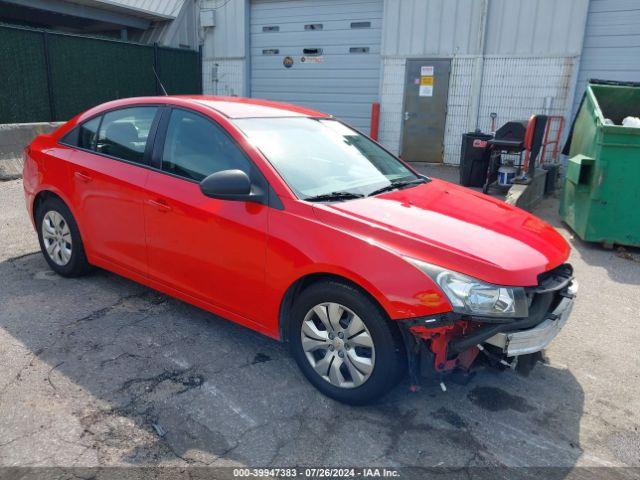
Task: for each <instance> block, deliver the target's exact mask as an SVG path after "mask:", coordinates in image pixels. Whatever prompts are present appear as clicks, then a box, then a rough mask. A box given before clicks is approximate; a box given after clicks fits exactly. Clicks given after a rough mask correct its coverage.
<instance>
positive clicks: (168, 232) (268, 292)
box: [24, 96, 569, 338]
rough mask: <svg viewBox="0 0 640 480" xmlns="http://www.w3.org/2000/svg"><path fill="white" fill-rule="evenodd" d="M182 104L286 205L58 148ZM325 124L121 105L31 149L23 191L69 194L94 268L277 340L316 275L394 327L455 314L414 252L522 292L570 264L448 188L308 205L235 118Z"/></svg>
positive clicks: (543, 234)
mask: <svg viewBox="0 0 640 480" xmlns="http://www.w3.org/2000/svg"><path fill="white" fill-rule="evenodd" d="M144 104H150V105H162V104H170V105H176V106H180V107H182V108H186V109H190V110H193V111H196V112H199V113H201V114H203V115H205V116H207V117H209V118H210V119H212V120H213V121H215V122H217V123H218V124H219V125H220V126H221V127H222V128H223V129H225V130H226V131H227V132H228V133H229V134H230V135H231V136H232V137H233V138H234V139H235V140H236V141H237V142H238V144H239V145H240V146H241V148H242V149H244V151H245V152H246V154H247V156H248V157H249V158H250V159H251V160H252V161H253V162H254V163H255V165H256V166H257V168H258V169H259V170H260V171H261V172H262V174H263V175H264V177H265V178H266V180H267V181H268V182H269V184H270V185H271V187H272V189H273V190H274V191H275V193H276V194H277V196H278V197H279V199H280V201H281V203H282V205H283V207H284V208H283V209H275V208H271V207H269V206H266V205H261V204H256V203H247V202H238V201H228V200H218V199H213V198H209V197H206V196H204V195H203V194H202V193H201V191H200V189H199V186H198V184H197V183H193V182H188V181H185V180H182V179H180V178H177V177H175V176H171V175H167V174H165V173H163V172H161V171H159V170H155V169H153V168H150V167H144V166H140V165H135V164H130V163H127V162H123V161H119V160H115V159H111V158H108V157H104V156H101V155H99V154H95V153H88V152H86V151H83V150H78V149H74V148H72V147H67V146H65V145H62V144H60V143H59V140H60V139H61V137H62V136H64V134H65V133H67V132H68V131H70V130H71V129H72V128H73V127H74V126H76V125H77V124H79V123H81V122H83V120H86V119H88V118H90V117H92V116H94V115H96V114H97V113H100V112H103V111H105V110H109V109H113V108H119V107H124V106H127V105H144ZM274 115H277V116H298V115H299V116H313V117H326V115H325V114H322V113H319V112H315V111H312V110H308V109H304V108H300V107H294V106H291V105H284V104H279V103H274V102H266V101H258V100H252V99H239V98H224V97H205V96H184V97H145V98H132V99H125V100H117V101H114V102H109V103H107V104H104V105H101V106H98V107H95V108H93V109H91V110H89V111H87V112H85V113H83V114H80V115H78V116H76V117H75V118H73V119H72V120H70V121H69V122H67V123H66V124H64V125H63V126H62V127H60V128H59V129H58V130H57V131H56V132H54V133H52V134H49V135H41V136H39V137H37V138H36V139H35V140H34V141H33V143H32V144H31V145H30V146H29V147H28V149H27V150H26V152H25V153H26V155H25V166H24V190H25V195H26V201H27V207H28V209H29V212H30V214H31V218H32V220H33V213H34V212H33V206H34V201H35V200H36V197H37V196H38V195H40V194H42V193H43V192H45V191H49V192H52V193H55V194H56V195H58V196H59V197H60V198H61V199H62V200H63V201H64V202H65V203H66V204H67V205H68V207H69V209H70V210H71V212H72V214H73V215H74V217H75V219H76V221H77V223H78V226H79V230H80V233H81V236H82V239H83V242H84V246H85V250H86V254H87V258H88V260H89V262H90V263H92V264H94V265H97V266H99V267H103V268H105V269H107V270H111V271H114V272H116V273H118V274H120V275H123V276H125V277H128V278H131V279H133V280H136V281H138V282H140V283H143V284H145V285H148V286H150V287H152V288H155V289H157V290H160V291H163V292H166V293H168V294H170V295H173V296H176V297H178V298H180V299H182V300H185V301H187V302H189V303H192V304H194V305H197V306H199V307H201V308H204V309H206V310H209V311H211V312H213V313H216V314H219V315H222V316H224V317H227V318H229V319H232V320H234V321H236V322H238V323H240V324H242V325H245V326H247V327H250V328H252V329H255V330H257V331H259V332H262V333H264V334H266V335H269V336H271V337H274V338H279V336H280V329H279V318H280V317H279V314H280V310H281V306H282V301H283V298H284V297H285V294H286V293H287V291H288V289H290V288H291V287H292V286H293V285H294V284H295V283H296V281H298V280H300V279H302V278H304V277H305V276H308V275H313V274H330V275H336V276H340V277H344V278H346V279H348V280H350V281H351V282H354V283H356V284H357V285H359V286H360V287H361V288H363V289H364V290H366V291H367V292H369V293H370V294H371V295H372V296H373V297H374V298H375V299H376V300H377V301H378V303H379V304H380V305H381V307H382V308H383V309H384V310H385V311H386V313H387V314H388V316H389V317H390V318H391V319H407V318H414V317H421V316H427V315H432V314H437V313H443V312H447V311H450V310H451V305H450V304H449V302H448V300H447V298H446V297H445V295H444V294H443V293H442V292H441V290H440V289H439V287H437V286H436V285H435V284H434V283H433V282H432V281H431V280H430V279H429V278H428V277H427V276H426V275H424V274H423V273H422V272H420V271H419V270H418V269H417V268H415V267H414V266H412V265H411V264H409V263H408V262H407V261H406V260H404V259H403V258H402V255H407V256H411V257H414V258H417V259H420V260H423V261H425V262H429V263H432V264H436V265H439V266H442V267H445V268H448V269H451V270H455V271H458V272H461V273H465V274H467V275H470V276H473V277H477V278H479V279H482V280H484V281H487V282H491V283H495V284H503V285H513V286H530V285H535V284H536V283H537V278H536V277H537V275H538V274H540V273H542V272H544V271H547V270H549V269H552V268H554V267H556V266H558V265H560V264H562V263H563V262H565V260H566V259H567V257H568V255H569V247H568V245H567V243H566V241H565V240H564V239H563V238H562V237H561V236H560V235H559V234H558V233H557V232H556V231H555V230H554V229H553V227H551V226H550V225H548V224H547V223H545V222H543V221H541V220H539V219H538V218H536V217H534V216H533V215H530V214H528V213H526V212H524V211H522V210H520V209H518V208H515V207H512V206H510V205H507V204H505V203H502V202H500V201H498V200H494V199H492V198H490V197H487V196H485V195H482V194H479V193H476V192H474V191H471V190H468V189H465V188H462V187H459V186H456V185H453V184H449V183H446V182H443V181H440V180H435V179H434V180H433V181H431V182H429V183H426V184H423V185H419V186H416V187H413V188H408V189H404V190H398V191H393V192H389V193H384V194H381V195H378V196H374V197H367V198H363V199H357V200H352V201H348V202H342V203H335V204H318V203H310V202H306V201H303V200H299V199H298V198H297V197H296V196H295V195H294V194H293V193H292V191H291V190H290V189H289V187H288V186H287V184H286V183H285V182H284V181H283V180H282V178H281V177H280V176H279V175H278V174H277V173H276V171H275V169H274V168H273V167H272V166H271V165H270V163H269V162H268V161H267V160H266V159H265V158H264V157H263V156H262V154H261V153H260V152H259V151H258V150H257V149H256V148H254V147H253V146H252V145H251V144H250V143H249V142H248V141H247V139H246V138H245V136H244V135H243V133H242V132H241V131H240V130H238V128H236V127H235V125H234V124H233V123H232V122H231V121H230V120H229V119H230V118H243V117H256V116H274Z"/></svg>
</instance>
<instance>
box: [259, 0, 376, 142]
mask: <svg viewBox="0 0 640 480" xmlns="http://www.w3.org/2000/svg"><path fill="white" fill-rule="evenodd" d="M352 22H370V26H369V27H368V28H353V27H352V26H351V23H352ZM310 24H318V25H322V27H321V28H320V29H316V30H307V29H305V25H310ZM270 27H273V28H278V29H279V30H278V31H271V32H265V31H264V30H263V29H264V28H270ZM381 32H382V0H256V1H254V2H252V4H251V96H253V97H258V98H267V99H270V100H276V101H282V102H291V103H295V104H300V105H304V106H307V107H310V108H314V109H317V110H320V111H323V112H327V113H331V114H333V115H335V116H337V117H339V118H341V119H344V120H345V121H347V122H348V123H350V124H351V125H354V126H355V127H357V128H361V129H364V130H368V128H369V120H370V112H371V103H372V102H374V101H377V100H378V90H379V85H380V37H381ZM304 48H314V49H315V48H319V49H322V53H321V55H319V56H317V57H314V56H309V55H308V54H305V53H304V51H303V49H304ZM351 48H368V49H369V50H368V52H366V53H352V52H350V49H351ZM274 49H275V50H277V53H276V54H265V51H266V50H274ZM286 56H290V57H292V58H293V59H294V64H293V66H292V67H291V68H285V67H284V65H283V60H284V58H285V57H286ZM302 58H305V60H306V61H304V62H303V61H302ZM314 60H317V61H314Z"/></svg>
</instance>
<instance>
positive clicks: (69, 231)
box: [36, 197, 91, 277]
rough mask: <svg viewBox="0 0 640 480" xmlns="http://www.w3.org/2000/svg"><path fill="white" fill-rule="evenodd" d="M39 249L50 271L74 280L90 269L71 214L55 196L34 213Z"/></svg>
mask: <svg viewBox="0 0 640 480" xmlns="http://www.w3.org/2000/svg"><path fill="white" fill-rule="evenodd" d="M36 226H37V229H38V240H39V241H40V249H41V250H42V254H43V255H44V258H45V260H46V261H47V263H48V264H49V266H50V267H51V269H52V270H53V271H55V272H56V273H58V274H59V275H62V276H64V277H76V276H79V275H83V274H85V273H87V272H88V271H89V270H90V268H91V267H90V265H89V262H87V257H86V255H85V252H84V246H83V244H82V239H81V238H80V231H79V230H78V226H77V224H76V221H75V219H74V218H73V215H71V211H70V210H69V208H68V207H67V206H66V205H65V203H64V202H63V201H62V200H60V199H58V198H55V197H50V198H47V199H46V200H45V201H44V202H42V204H40V205H39V206H38V208H37V210H36Z"/></svg>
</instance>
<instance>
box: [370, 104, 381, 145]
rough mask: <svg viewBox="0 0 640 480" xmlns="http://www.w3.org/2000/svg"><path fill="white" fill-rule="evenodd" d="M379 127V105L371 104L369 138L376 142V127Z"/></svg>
mask: <svg viewBox="0 0 640 480" xmlns="http://www.w3.org/2000/svg"><path fill="white" fill-rule="evenodd" d="M379 126H380V104H379V103H378V102H373V103H372V104H371V129H370V133H369V136H370V137H371V138H373V139H374V140H378V127H379Z"/></svg>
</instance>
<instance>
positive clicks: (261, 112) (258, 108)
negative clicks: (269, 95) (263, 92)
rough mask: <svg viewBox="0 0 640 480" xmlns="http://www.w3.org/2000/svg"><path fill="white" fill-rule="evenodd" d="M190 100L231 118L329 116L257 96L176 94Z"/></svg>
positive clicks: (182, 98)
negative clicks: (257, 97)
mask: <svg viewBox="0 0 640 480" xmlns="http://www.w3.org/2000/svg"><path fill="white" fill-rule="evenodd" d="M169 98H179V99H181V100H186V101H188V102H193V103H197V104H199V105H204V106H205V107H209V108H212V109H213V110H216V111H217V112H218V113H221V114H222V115H224V116H226V117H229V118H253V117H261V118H265V117H316V118H317V117H323V118H326V117H329V116H330V115H327V114H326V113H322V112H318V111H316V110H311V109H309V108H305V107H300V106H297V105H291V104H288V103H280V102H272V101H270V100H261V99H256V98H243V97H216V96H210V95H176V96H172V97H169Z"/></svg>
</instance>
